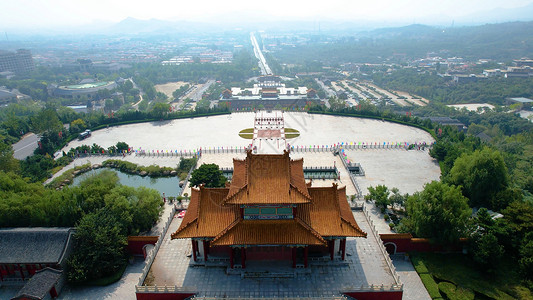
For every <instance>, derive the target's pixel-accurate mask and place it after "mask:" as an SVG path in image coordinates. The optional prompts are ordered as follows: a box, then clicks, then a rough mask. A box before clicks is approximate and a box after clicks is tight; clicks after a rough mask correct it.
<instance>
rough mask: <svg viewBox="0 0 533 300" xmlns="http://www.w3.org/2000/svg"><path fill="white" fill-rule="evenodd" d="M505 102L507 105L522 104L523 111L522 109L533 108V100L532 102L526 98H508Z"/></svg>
mask: <svg viewBox="0 0 533 300" xmlns="http://www.w3.org/2000/svg"><path fill="white" fill-rule="evenodd" d="M505 102H506V103H507V105H511V104H517V103H518V104H520V106H521V109H522V108H531V107H532V106H533V100H531V99H529V98H524V97H515V98H506V99H505Z"/></svg>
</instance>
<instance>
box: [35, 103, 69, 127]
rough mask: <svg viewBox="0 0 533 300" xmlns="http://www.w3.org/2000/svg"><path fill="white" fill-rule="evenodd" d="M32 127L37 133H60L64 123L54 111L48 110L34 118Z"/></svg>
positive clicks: (42, 111)
mask: <svg viewBox="0 0 533 300" xmlns="http://www.w3.org/2000/svg"><path fill="white" fill-rule="evenodd" d="M32 127H33V130H34V131H35V132H36V133H44V132H59V131H60V130H61V129H62V128H63V123H61V121H60V120H59V117H58V115H57V112H56V111H55V110H54V109H52V108H46V109H43V110H41V111H40V112H39V113H38V114H37V115H36V116H35V117H33V118H32Z"/></svg>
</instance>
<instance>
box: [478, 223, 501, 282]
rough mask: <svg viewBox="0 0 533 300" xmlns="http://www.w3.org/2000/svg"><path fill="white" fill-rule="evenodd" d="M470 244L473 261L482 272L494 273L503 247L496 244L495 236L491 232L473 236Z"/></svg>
mask: <svg viewBox="0 0 533 300" xmlns="http://www.w3.org/2000/svg"><path fill="white" fill-rule="evenodd" d="M471 243H472V244H473V247H472V256H473V258H474V261H475V262H476V263H477V264H478V265H479V266H481V267H482V268H483V269H484V270H487V271H490V272H492V271H494V270H495V269H496V267H497V264H496V262H498V261H499V259H500V258H501V257H502V256H503V253H504V249H503V246H502V245H500V244H499V243H498V239H497V238H496V236H495V235H494V234H493V233H491V232H489V233H484V234H474V235H473V236H472V241H471Z"/></svg>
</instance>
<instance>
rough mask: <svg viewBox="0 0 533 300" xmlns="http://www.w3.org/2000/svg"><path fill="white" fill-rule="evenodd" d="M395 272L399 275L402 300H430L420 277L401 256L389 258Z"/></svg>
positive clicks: (411, 265)
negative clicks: (401, 286) (401, 285)
mask: <svg viewBox="0 0 533 300" xmlns="http://www.w3.org/2000/svg"><path fill="white" fill-rule="evenodd" d="M391 258H392V262H393V263H394V267H396V272H397V273H398V275H400V278H401V280H402V283H403V284H404V286H403V299H405V300H430V299H431V297H430V296H429V293H428V291H427V290H426V287H424V284H423V283H422V280H421V279H420V276H418V273H416V270H415V268H414V267H413V264H412V263H411V261H410V260H409V259H405V257H404V256H402V255H393V256H391Z"/></svg>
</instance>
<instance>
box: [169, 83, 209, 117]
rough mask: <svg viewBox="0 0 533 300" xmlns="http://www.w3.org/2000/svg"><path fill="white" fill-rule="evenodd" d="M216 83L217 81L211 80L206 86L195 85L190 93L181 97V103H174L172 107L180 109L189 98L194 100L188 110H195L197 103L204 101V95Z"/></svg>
mask: <svg viewBox="0 0 533 300" xmlns="http://www.w3.org/2000/svg"><path fill="white" fill-rule="evenodd" d="M214 83H215V80H214V79H209V80H208V81H207V82H206V83H204V84H198V85H194V86H193V87H192V88H191V89H190V90H189V92H188V93H187V94H186V95H185V96H183V97H181V98H180V99H179V101H177V102H173V103H172V106H173V107H174V109H179V108H180V105H182V103H183V101H184V100H185V99H187V98H190V99H191V100H192V102H191V107H190V108H188V109H191V110H193V109H194V108H195V107H196V103H198V101H200V100H202V95H203V94H204V93H205V92H206V91H207V89H209V87H210V86H211V85H213V84H214Z"/></svg>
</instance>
